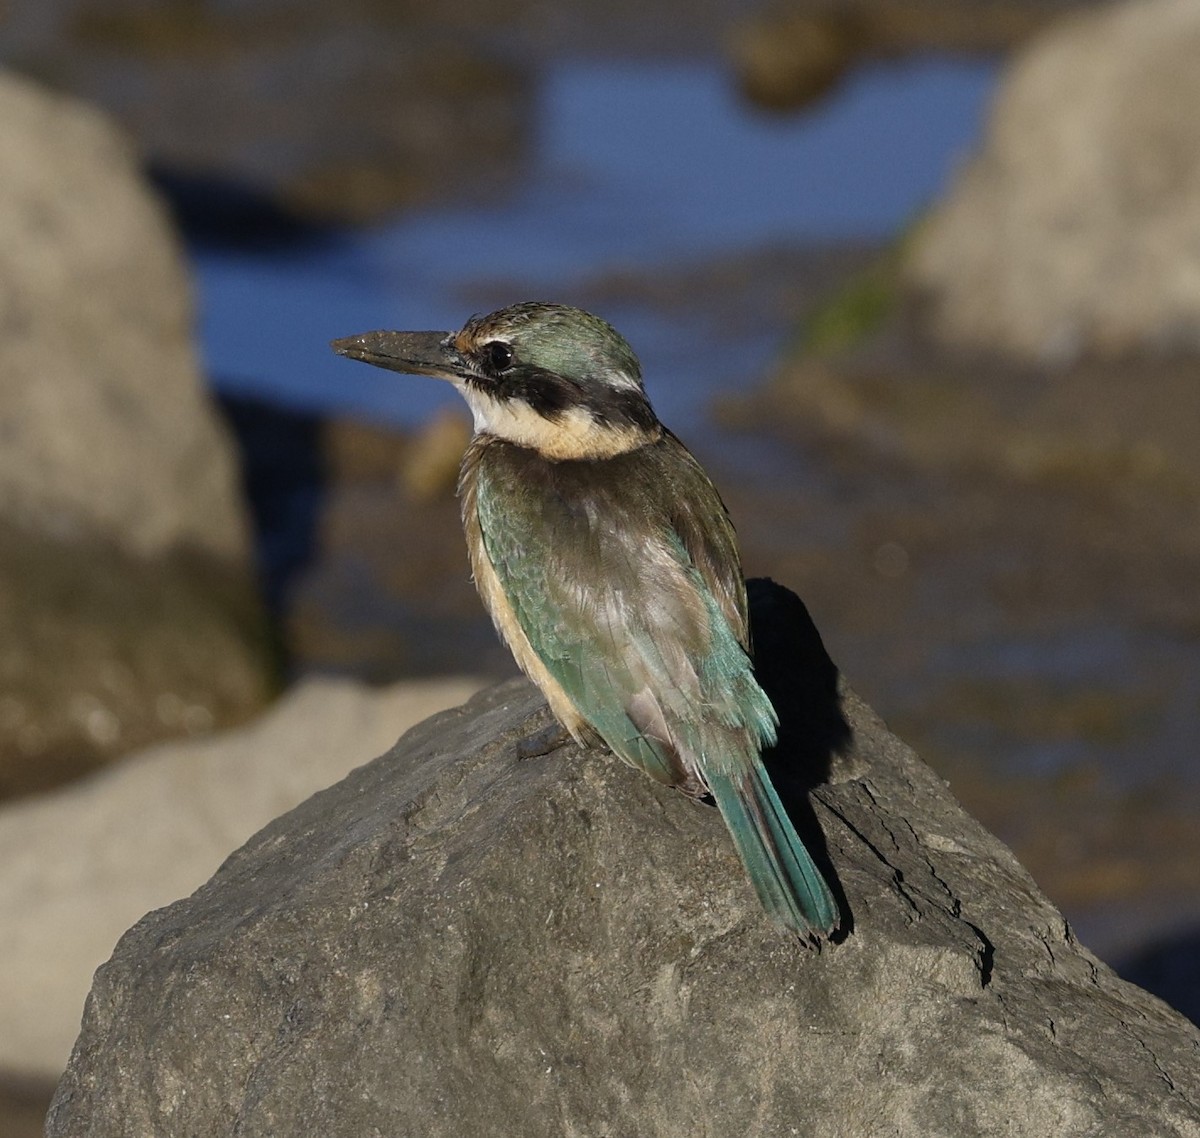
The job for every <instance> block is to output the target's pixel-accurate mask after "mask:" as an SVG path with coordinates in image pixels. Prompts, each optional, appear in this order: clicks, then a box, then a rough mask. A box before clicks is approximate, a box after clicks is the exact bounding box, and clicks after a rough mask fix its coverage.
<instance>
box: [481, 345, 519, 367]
mask: <svg viewBox="0 0 1200 1138" xmlns="http://www.w3.org/2000/svg"><path fill="white" fill-rule="evenodd" d="M483 356H484V359H486V360H487V362H488V366H489V367H490V368H491V369H492V370H493V371H504V370H505V368H508V367H511V366H512V362H513V350H512V348H510V347H509V346H508V345H507V344H506V343H505V342H504V341H503V340H492V341H490V342H489V343H487V344H484V345H483Z"/></svg>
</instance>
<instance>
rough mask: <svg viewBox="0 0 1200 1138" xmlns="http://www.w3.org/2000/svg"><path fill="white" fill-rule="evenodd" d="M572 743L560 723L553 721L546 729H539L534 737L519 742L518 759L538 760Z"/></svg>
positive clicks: (527, 737) (530, 736) (526, 737)
mask: <svg viewBox="0 0 1200 1138" xmlns="http://www.w3.org/2000/svg"><path fill="white" fill-rule="evenodd" d="M570 741H571V736H570V733H569V732H568V731H567V729H566V728H565V727H564V726H563V725H562V724H561V723H559V722H558V720H557V719H555V720H551V722H549V723H547V724H546V726H545V727H541V728H539V729H538V730H537V731H535V732H534V733H533V734H532V735H526V736H525V738H524V739H520V740H518V742H517V758H518V759H536V758H538V757H539V756H541V755H548V754H550V752H551V751H557V750H558V749H559V747H565V746H566V745H567V744H568V743H569V742H570Z"/></svg>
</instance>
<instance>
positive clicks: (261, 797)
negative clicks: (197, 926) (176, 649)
mask: <svg viewBox="0 0 1200 1138" xmlns="http://www.w3.org/2000/svg"><path fill="white" fill-rule="evenodd" d="M477 688H478V684H477V683H476V682H475V681H472V680H466V679H462V680H454V679H452V680H436V681H426V682H420V683H406V684H397V685H395V686H393V687H390V688H387V689H383V690H380V691H375V690H371V689H368V688H366V687H364V686H363V685H361V684H356V683H351V682H349V681H337V680H328V679H326V680H319V681H318V680H311V681H308V682H307V683H305V684H303V685H302V686H300V687H299V688H297V689H296V690H294V691H293V692H292V693H290V694H289V695H288V696H287V697H286V698H285V699H283V700H281V701H280V702H279V703H278V704H277V705H276V706H275V707H273V708H272V709H271V711H270V712H269V713H268V714H267V715H265V716H264V717H263V718H262V719H261V720H259V721H257V722H256V723H254V724H253V725H252V726H249V727H246V728H244V729H241V730H238V731H234V732H226V733H222V734H220V735H216V736H213V737H211V738H208V739H205V740H198V741H193V742H178V743H169V744H164V745H162V746H159V747H156V748H154V749H153V750H151V751H147V752H145V753H144V754H141V755H139V756H136V757H134V758H131V759H129V760H127V761H125V762H123V763H121V764H120V765H118V766H116V767H114V768H112V769H110V770H106V771H104V772H102V773H100V774H98V775H96V776H95V777H94V778H92V779H90V780H88V781H86V782H83V783H77V784H75V785H73V786H70V787H67V788H65V789H63V790H61V791H58V792H55V793H53V794H48V795H44V796H42V797H40V798H37V799H30V800H25V801H21V802H14V803H10V804H8V805H7V806H5V807H3V808H0V1008H3V1013H2V1021H3V1030H2V1031H0V1084H3V1081H4V1079H8V1080H10V1081H11V1080H12V1079H13V1078H20V1079H22V1080H25V1081H34V1080H46V1079H49V1080H56V1079H57V1078H58V1077H59V1076H60V1075H61V1074H62V1071H63V1068H64V1067H65V1066H66V1062H67V1058H68V1057H69V1055H70V1052H71V1044H72V1042H73V1041H74V1039H75V1037H76V1035H77V1034H78V1032H79V1017H80V1013H81V1012H82V1009H83V1003H84V998H85V997H86V995H87V991H88V987H89V985H90V984H91V978H92V973H93V972H94V971H95V969H96V968H97V966H98V965H100V964H101V963H103V961H104V960H105V958H106V957H107V956H108V954H109V953H110V952H111V951H112V947H113V945H114V944H115V943H116V941H117V938H118V937H119V936H120V935H121V933H122V932H124V931H125V929H127V928H128V927H129V925H130V924H131V923H132V922H133V921H136V920H137V919H138V918H139V917H140V916H141V915H142V914H143V913H145V912H147V911H148V910H150V909H154V908H157V907H158V906H160V905H166V904H169V903H170V902H171V901H174V900H175V899H176V898H179V897H182V896H184V895H185V894H187V893H190V892H191V891H192V890H193V889H195V888H197V887H198V886H199V885H201V884H202V883H203V882H204V881H205V880H206V879H207V878H208V877H209V876H210V875H211V874H212V873H213V872H214V871H215V870H216V868H217V867H218V866H219V865H220V864H221V862H222V861H223V860H224V859H225V857H227V856H228V855H229V853H230V852H231V851H233V850H235V849H236V848H237V847H238V846H239V845H241V844H242V843H243V842H244V841H245V840H246V839H247V838H248V837H249V836H250V835H251V834H253V833H254V831H255V830H257V829H259V828H260V827H261V826H264V825H265V824H266V823H267V822H269V821H270V820H271V819H272V818H274V817H276V816H277V815H278V814H280V813H281V812H282V811H285V810H290V809H291V808H292V807H293V806H295V805H296V804H297V803H299V802H302V801H303V800H304V799H305V798H307V797H308V796H309V795H310V794H313V793H315V792H316V791H318V790H320V789H321V788H323V787H326V786H329V785H330V784H332V783H334V782H336V781H337V780H338V779H339V778H342V777H343V776H344V775H345V774H346V773H347V772H348V771H350V770H351V769H352V768H353V767H354V766H356V765H358V764H359V763H362V762H366V761H367V760H368V759H371V758H373V757H375V756H376V755H378V754H379V753H380V752H381V751H383V750H384V749H386V748H387V747H389V746H390V745H391V744H392V743H393V742H394V741H395V739H396V737H397V735H399V734H400V733H401V732H403V731H404V730H406V729H407V728H408V727H410V726H411V725H412V724H414V723H416V722H418V721H419V720H422V719H425V718H426V717H428V716H429V715H432V714H433V713H434V712H435V711H440V710H442V709H444V708H446V707H452V706H454V705H456V704H458V703H461V702H462V701H463V700H464V699H466V698H467V697H468V696H469V695H471V693H472V692H474V691H475V690H476V689H477ZM0 1132H3V1125H2V1123H0Z"/></svg>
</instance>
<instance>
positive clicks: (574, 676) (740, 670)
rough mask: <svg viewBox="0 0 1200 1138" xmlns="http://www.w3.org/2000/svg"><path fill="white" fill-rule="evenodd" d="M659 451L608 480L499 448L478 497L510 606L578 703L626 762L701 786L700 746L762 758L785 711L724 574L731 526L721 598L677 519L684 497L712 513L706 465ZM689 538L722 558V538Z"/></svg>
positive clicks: (693, 510) (738, 757) (731, 756)
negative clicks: (777, 713)
mask: <svg viewBox="0 0 1200 1138" xmlns="http://www.w3.org/2000/svg"><path fill="white" fill-rule="evenodd" d="M675 445H678V444H675ZM644 449H649V448H644ZM680 449H681V450H682V448H680ZM684 453H685V454H686V452H684ZM657 457H659V456H655V455H640V456H636V457H634V458H630V459H629V460H628V461H625V462H623V463H620V464H618V466H615V467H612V466H610V467H606V469H605V471H604V475H603V477H601V474H600V473H599V472H597V471H596V470H590V471H589V470H586V469H583V468H581V467H580V466H579V464H574V465H572V464H565V463H563V464H550V463H534V462H533V461H532V460H530V459H529V458H528V457H527V456H516V455H514V454H513V453H512V448H505V447H495V448H490V449H489V456H488V459H487V460H485V461H482V462H481V463H480V465H479V469H478V479H477V483H476V487H475V505H476V510H477V512H478V520H479V525H480V530H481V534H482V540H483V545H484V548H485V551H486V553H487V556H488V559H489V561H490V562H491V565H492V567H493V569H494V571H495V573H496V576H497V578H498V579H499V581H500V583H501V586H502V588H503V590H504V593H505V596H506V598H507V601H508V603H509V604H510V605H511V608H512V612H513V616H514V617H515V619H516V621H517V623H518V624H519V625H520V627H521V629H522V631H523V632H524V633H525V636H526V637H527V638H528V640H529V643H530V645H531V647H532V648H533V650H534V652H535V653H536V654H537V656H538V658H539V659H540V660H541V661H542V663H543V664H544V665H545V667H546V669H547V671H548V672H549V673H550V675H551V676H552V677H553V678H554V680H555V681H556V682H557V683H558V684H559V685H560V686H561V687H562V689H563V691H564V692H565V693H566V694H567V696H568V698H569V699H570V700H571V702H572V703H573V704H574V706H575V707H576V708H577V710H578V711H579V713H580V714H581V715H582V716H583V718H584V719H585V720H586V721H587V722H588V723H589V724H590V725H591V726H592V727H593V728H594V729H595V730H596V732H597V733H598V734H599V735H600V736H601V737H602V738H603V739H604V741H605V742H606V743H607V744H608V745H609V746H610V747H611V748H612V749H613V750H614V751H615V752H616V753H617V754H618V755H619V756H620V757H621V758H623V759H625V761H627V762H629V763H631V764H633V765H634V766H638V767H640V768H642V769H643V770H645V771H646V772H647V773H649V774H650V775H652V776H653V777H654V778H656V779H658V780H659V781H662V782H666V783H669V784H672V785H680V786H683V787H684V788H685V789H691V790H693V791H695V792H698V791H701V790H702V789H703V786H704V781H705V771H704V770H701V769H700V767H699V765H698V764H699V763H700V762H701V760H702V757H705V756H707V759H706V761H705V762H704V765H705V768H706V769H707V770H708V771H711V770H712V769H713V767H712V766H711V765H710V764H712V763H716V764H717V765H718V767H720V766H723V765H724V764H726V763H728V764H731V766H739V765H741V764H742V763H744V762H746V761H748V760H750V759H751V758H753V759H757V754H758V750H759V748H760V747H761V746H762V745H763V743H764V742H767V741H770V740H771V739H773V737H774V723H775V719H774V711H773V710H772V708H771V705H770V702H769V701H768V700H767V698H766V696H765V695H764V694H763V693H762V691H761V689H760V688H759V687H758V685H757V684H756V683H755V682H754V679H753V677H752V674H751V670H750V665H749V660H748V657H747V655H746V652H745V649H744V647H743V643H742V641H743V639H744V628H745V623H744V617H741V616H740V614H739V610H738V606H737V604H736V595H737V591H736V590H735V589H731V588H730V587H729V585H728V582H729V580H730V572H732V573H734V574H736V572H737V569H736V566H737V561H736V552H735V551H732V538H731V537H730V539H729V541H730V547H731V556H732V563H733V569H732V570H731V571H730V570H729V569H728V568H727V567H723V569H722V572H720V573H718V574H716V579H717V580H718V581H719V582H722V584H721V585H720V588H719V590H718V591H721V592H722V594H723V595H722V596H721V597H718V596H717V595H716V591H714V589H713V588H710V586H709V584H708V583H707V577H708V575H707V574H706V573H705V572H702V571H701V569H700V567H699V565H698V564H697V563H696V560H695V559H694V558H693V556H692V554H691V552H690V550H689V548H688V542H686V541H685V539H684V537H683V535H682V534H681V533H680V532H679V530H678V529H677V528H676V527H675V524H674V523H673V521H672V515H673V514H677V513H678V512H679V496H680V495H681V494H686V495H687V499H686V500H687V508H686V509H685V511H684V512H685V514H687V516H689V517H693V516H694V520H693V528H699V527H700V526H701V519H700V517H699V513H698V511H699V510H700V509H701V508H702V503H701V504H698V503H697V501H696V498H697V495H700V496H701V497H702V493H701V491H699V490H698V489H697V486H696V485H693V484H692V483H693V482H694V474H693V473H692V472H691V471H690V470H688V469H686V468H680V467H679V464H678V463H676V462H674V461H672V462H669V463H667V464H666V467H665V470H664V466H663V464H662V463H661V462H658V461H656V458H657ZM689 457H690V456H689ZM612 461H616V460H612ZM695 470H696V471H697V472H698V473H699V476H700V478H701V479H703V484H704V485H705V486H707V487H708V488H709V492H710V493H711V496H712V499H713V501H714V502H715V504H716V508H717V509H718V510H721V509H722V508H721V506H720V500H719V499H717V498H716V493H715V491H712V490H711V484H709V483H708V480H707V478H705V477H704V475H703V471H700V469H699V467H698V466H696V467H695ZM721 518H722V521H724V515H723V511H722V514H721ZM724 524H725V525H727V524H728V523H727V522H724ZM683 528H685V529H686V528H687V526H686V525H685V526H684V527H683ZM693 545H694V546H695V547H696V548H701V549H705V550H707V549H709V546H711V552H708V553H705V554H704V556H708V557H709V558H710V559H713V560H715V559H717V558H719V557H720V556H721V553H722V551H721V546H720V542H719V541H718V542H716V543H715V544H713V543H712V542H710V543H709V546H705V545H704V543H703V542H697V540H696V539H695V537H693ZM710 572H711V570H710ZM739 581H740V578H739ZM731 609H732V611H733V612H734V614H735V616H738V620H737V621H736V622H731V620H730V619H729V618H728V616H727V615H726V614H727V611H730V610H731Z"/></svg>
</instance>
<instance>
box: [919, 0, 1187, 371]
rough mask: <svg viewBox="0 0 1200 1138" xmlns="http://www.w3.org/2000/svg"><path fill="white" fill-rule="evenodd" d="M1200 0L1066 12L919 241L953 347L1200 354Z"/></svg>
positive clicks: (922, 272)
mask: <svg viewBox="0 0 1200 1138" xmlns="http://www.w3.org/2000/svg"><path fill="white" fill-rule="evenodd" d="M1198 101H1200V7H1197V5H1196V4H1195V3H1194V2H1193V0H1136V2H1133V3H1126V4H1121V5H1116V6H1113V7H1111V8H1106V9H1104V10H1102V11H1099V12H1095V13H1088V14H1086V15H1080V16H1077V17H1074V18H1071V19H1068V20H1065V21H1063V22H1062V23H1061V24H1060V25H1058V26H1056V27H1055V28H1054V30H1052V31H1050V32H1048V33H1046V34H1045V35H1044V36H1043V37H1042V38H1040V39H1038V40H1037V41H1035V42H1034V43H1033V44H1032V45H1031V46H1030V47H1029V49H1028V50H1027V51H1025V52H1024V53H1023V54H1022V55H1020V56H1019V57H1018V58H1017V59H1016V60H1015V61H1014V63H1013V64H1012V66H1011V70H1010V72H1009V74H1008V76H1007V78H1006V79H1005V81H1004V84H1003V87H1002V89H1001V91H1000V93H999V95H998V97H997V99H996V103H995V108H994V111H993V114H992V118H991V122H990V125H989V127H988V131H987V138H986V141H985V143H984V146H983V148H982V151H981V152H980V153H979V154H978V156H977V157H975V158H974V159H973V160H972V161H971V162H970V163H969V164H968V166H967V167H966V168H965V169H964V171H963V172H962V174H961V176H960V177H959V179H958V181H957V183H956V185H955V186H954V189H953V190H952V192H951V193H950V195H949V197H948V199H947V200H946V201H945V202H943V203H942V204H941V205H940V206H939V207H937V208H936V209H935V211H934V213H933V215H932V217H930V218H929V219H928V221H927V223H926V224H925V225H924V226H923V227H922V230H921V231H920V232H919V234H918V235H917V238H916V240H915V241H914V243H913V245H912V251H911V257H910V263H909V269H908V273H909V278H910V281H911V283H912V284H913V285H914V287H915V288H916V289H917V291H918V292H919V293H920V294H922V296H923V298H924V305H923V315H924V321H925V322H926V323H927V324H928V327H929V329H930V331H931V332H932V333H933V334H934V335H935V336H936V337H937V338H939V339H940V340H942V341H944V342H946V343H949V344H952V345H956V346H962V347H967V348H973V349H989V350H997V351H1001V352H1004V353H1007V354H1010V355H1012V356H1015V357H1018V358H1021V359H1026V360H1033V361H1052V362H1061V361H1069V360H1071V359H1074V358H1076V357H1078V356H1080V355H1096V356H1120V355H1122V354H1127V353H1131V352H1148V353H1158V352H1164V351H1176V350H1179V349H1188V350H1193V351H1194V350H1196V349H1197V348H1200V240H1198V239H1197V235H1198V234H1200V119H1198V118H1197V116H1196V115H1195V114H1194V113H1193V108H1194V107H1195V106H1196V104H1197V102H1198Z"/></svg>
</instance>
